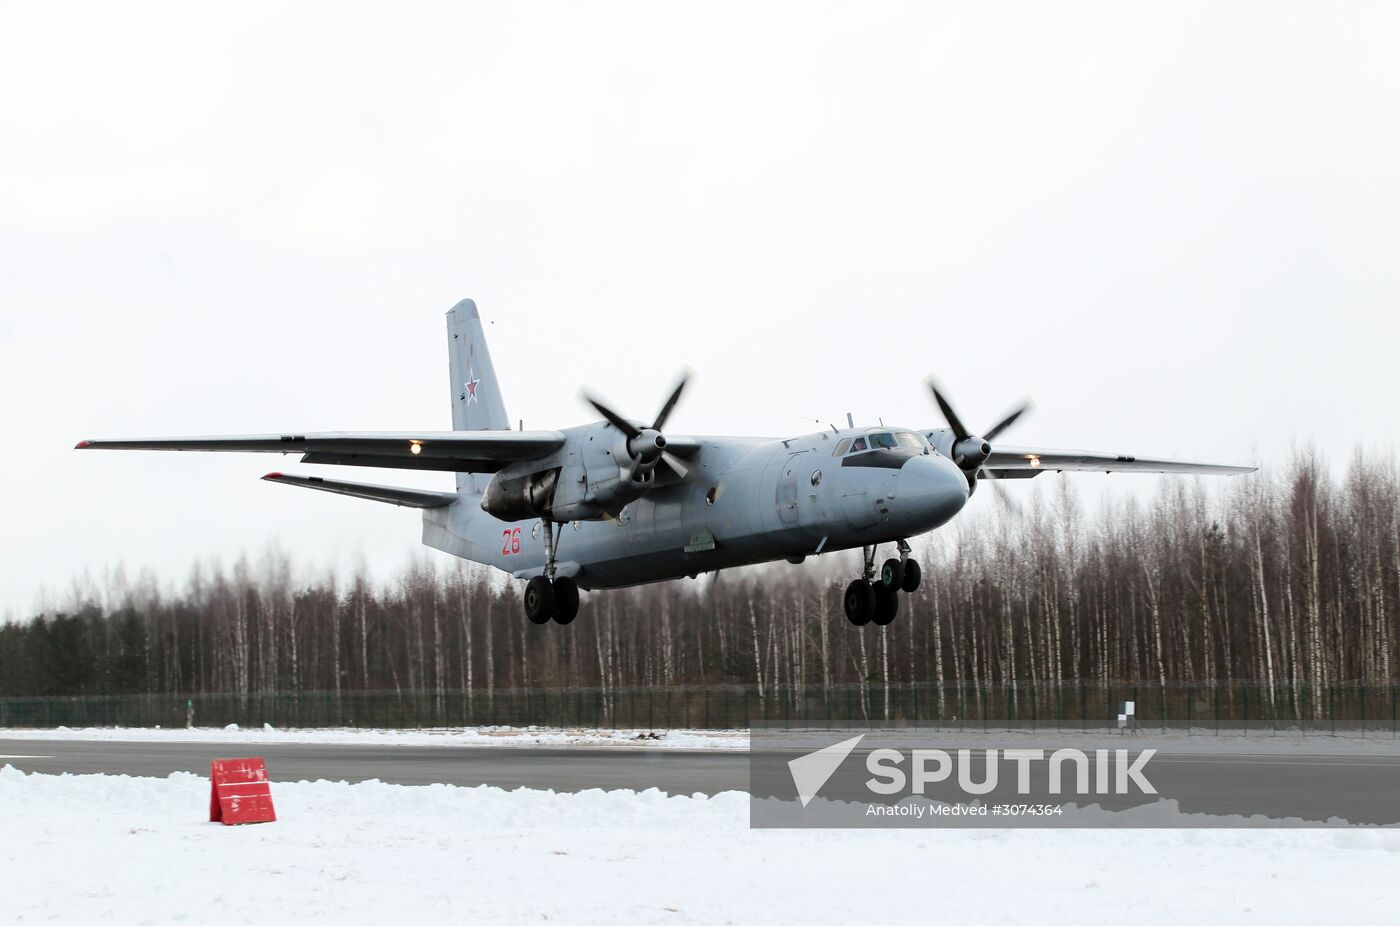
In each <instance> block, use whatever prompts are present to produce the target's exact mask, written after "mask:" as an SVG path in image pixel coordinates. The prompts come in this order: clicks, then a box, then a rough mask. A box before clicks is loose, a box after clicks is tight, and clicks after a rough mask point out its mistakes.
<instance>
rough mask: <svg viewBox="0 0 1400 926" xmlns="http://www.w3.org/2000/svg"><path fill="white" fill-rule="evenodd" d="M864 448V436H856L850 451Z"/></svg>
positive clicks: (853, 451)
mask: <svg viewBox="0 0 1400 926" xmlns="http://www.w3.org/2000/svg"><path fill="white" fill-rule="evenodd" d="M864 449H865V438H863V437H857V438H856V442H855V443H854V444H852V445H851V453H855V452H856V451H858V450H864Z"/></svg>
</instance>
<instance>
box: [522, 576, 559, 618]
mask: <svg viewBox="0 0 1400 926" xmlns="http://www.w3.org/2000/svg"><path fill="white" fill-rule="evenodd" d="M553 612H554V587H553V586H552V585H550V584H549V580H548V579H546V578H545V577H544V576H535V577H534V578H533V579H531V580H530V581H529V582H526V583H525V616H526V617H528V618H529V619H530V623H532V624H548V623H549V617H550V615H551V614H552V613H553Z"/></svg>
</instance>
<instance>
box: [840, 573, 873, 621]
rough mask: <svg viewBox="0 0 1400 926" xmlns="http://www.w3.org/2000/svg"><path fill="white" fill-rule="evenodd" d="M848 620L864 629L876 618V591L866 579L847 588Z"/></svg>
mask: <svg viewBox="0 0 1400 926" xmlns="http://www.w3.org/2000/svg"><path fill="white" fill-rule="evenodd" d="M845 605H846V620H848V621H850V622H851V623H852V624H855V625H856V626H857V627H864V626H865V625H866V624H868V623H870V618H872V617H874V616H875V589H874V588H873V587H872V586H871V584H870V583H869V582H867V581H865V580H864V579H856V580H855V581H854V582H852V583H851V584H850V585H847V586H846V598H845Z"/></svg>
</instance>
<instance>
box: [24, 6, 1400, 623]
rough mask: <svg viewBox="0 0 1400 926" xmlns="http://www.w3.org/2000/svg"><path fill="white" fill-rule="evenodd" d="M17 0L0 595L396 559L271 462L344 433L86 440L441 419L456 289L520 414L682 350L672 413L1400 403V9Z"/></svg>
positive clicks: (1168, 449) (1362, 437)
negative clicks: (929, 384)
mask: <svg viewBox="0 0 1400 926" xmlns="http://www.w3.org/2000/svg"><path fill="white" fill-rule="evenodd" d="M0 11H3V12H0V132H3V136H0V387H2V389H0V395H3V399H0V402H3V406H0V407H3V419H2V421H3V427H2V428H0V441H3V447H2V448H0V475H3V477H4V478H3V485H4V497H5V500H4V502H3V531H2V536H0V544H3V548H0V562H3V567H2V570H3V571H2V575H3V578H2V579H0V612H4V611H9V612H11V613H27V612H28V611H29V610H30V609H31V608H32V607H34V605H35V603H36V601H37V600H38V596H39V593H40V590H41V588H44V587H47V588H49V589H53V590H61V589H63V588H65V587H66V586H67V585H68V582H69V579H70V577H71V576H73V575H74V574H75V573H78V572H81V571H82V570H84V569H87V570H91V571H92V572H94V573H99V574H100V573H101V571H102V570H103V569H104V568H109V567H111V566H112V565H113V564H115V563H117V562H125V563H126V564H127V565H128V567H129V568H131V569H133V570H135V569H137V568H139V567H151V568H153V569H155V570H156V571H157V572H158V573H159V574H161V575H162V576H164V577H169V578H174V579H183V577H184V576H185V575H186V574H187V573H188V570H189V568H190V565H191V563H193V562H194V561H195V560H196V559H197V558H202V557H215V556H217V557H221V558H222V559H223V560H224V562H229V561H231V560H232V559H234V558H236V557H237V555H238V553H239V551H240V550H243V549H247V550H249V551H252V552H256V551H259V550H261V549H263V548H264V547H265V546H266V545H267V544H268V543H269V542H276V543H279V544H281V545H282V546H283V547H284V548H286V549H288V550H290V551H292V552H293V553H294V554H295V555H296V556H297V557H298V558H299V559H302V560H304V561H307V562H310V563H317V564H331V565H336V566H341V567H343V566H345V565H346V564H350V563H353V562H355V561H357V560H358V559H359V558H361V557H362V558H363V559H364V561H365V562H366V563H367V564H369V565H370V567H371V568H373V569H375V570H377V571H379V572H381V573H386V572H389V571H392V570H393V569H395V568H397V567H398V566H401V565H402V564H404V563H405V562H406V561H407V560H408V558H409V556H410V555H412V554H413V553H414V551H415V550H417V549H420V548H419V546H418V533H419V523H418V518H417V515H416V513H413V512H408V511H404V510H400V509H395V508H392V507H388V506H380V505H375V504H373V503H368V502H361V501H356V500H352V499H344V498H336V497H333V496H328V495H324V494H321V493H313V492H303V491H298V490H293V489H289V488H286V487H280V486H273V485H269V484H266V483H261V482H259V481H258V478H257V477H258V476H260V475H262V474H263V473H264V472H266V471H268V470H269V469H287V470H290V471H305V472H311V471H317V472H321V473H322V474H328V473H329V472H331V470H330V469H328V468H325V467H320V468H316V467H303V466H301V465H300V464H298V463H297V462H295V458H285V459H284V458H280V457H270V456H254V455H173V454H139V453H130V454H123V453H98V452H89V453H73V452H72V451H71V449H70V448H71V447H72V445H73V443H74V442H75V441H77V440H78V439H80V438H89V437H115V436H154V435H178V434H207V433H244V432H268V431H273V432H275V431H289V430H295V431H305V430H330V429H386V430H388V429H394V430H398V429H412V428H423V429H444V428H447V427H450V417H449V405H448V401H449V398H448V384H447V374H446V347H445V343H444V341H445V339H444V334H443V329H444V325H443V313H444V312H445V311H446V310H447V309H448V308H450V307H451V306H452V305H453V303H455V302H456V301H457V300H458V299H459V298H461V297H463V296H472V297H474V298H475V299H476V300H477V302H478V304H479V305H480V307H481V311H482V314H483V316H484V317H485V318H486V319H487V321H488V322H490V323H491V324H490V325H489V328H488V333H489V338H490V346H491V349H492V352H493V355H494V358H495V362H496V367H497V369H498V371H499V372H500V375H501V377H502V389H503V391H504V393H505V399H506V405H507V410H508V411H509V413H510V414H511V416H512V418H518V417H523V418H524V420H525V424H526V426H527V427H561V426H566V425H570V424H578V423H581V422H583V421H584V420H586V419H587V418H588V415H587V414H586V412H585V410H584V408H583V407H582V406H581V405H580V403H579V401H578V399H577V392H578V389H579V386H580V385H581V384H583V383H587V384H589V385H590V386H592V387H595V388H596V389H597V390H598V391H600V392H601V393H603V394H604V395H607V396H609V397H612V398H613V399H615V400H616V402H617V403H618V404H619V405H620V406H621V408H622V410H623V411H624V412H625V413H626V414H629V415H631V416H635V417H648V416H650V415H651V414H653V413H654V411H655V410H656V408H657V406H658V405H659V404H660V402H661V400H662V398H663V396H664V394H665V392H666V389H667V387H668V386H669V385H670V383H671V381H672V379H673V377H674V376H675V374H676V372H677V371H678V370H679V369H680V368H681V367H682V366H690V367H692V368H694V370H695V371H696V372H697V379H696V380H695V386H696V387H697V388H696V389H695V391H694V392H693V393H692V394H690V395H688V396H687V399H686V401H685V402H684V403H683V404H682V406H681V407H680V408H679V410H678V411H677V412H676V414H675V416H674V417H673V418H672V425H671V428H670V429H671V430H673V431H676V432H691V433H709V432H718V433H734V434H771V435H782V436H787V435H791V434H795V433H800V432H802V431H806V430H812V429H814V428H815V427H816V426H817V425H816V424H815V421H814V420H816V419H820V420H821V421H840V420H842V419H843V418H844V414H845V413H846V412H847V411H852V412H854V413H855V416H856V418H857V420H858V421H865V422H871V423H873V422H874V420H875V419H876V417H877V416H882V417H883V418H884V420H885V421H886V422H899V423H905V424H910V425H932V424H935V423H937V422H938V421H939V419H938V417H937V413H936V410H935V409H934V407H933V405H932V403H931V402H930V401H929V399H928V396H927V393H926V391H925V390H924V388H923V386H922V381H923V379H924V378H925V377H926V376H928V375H930V374H934V375H936V376H937V377H938V378H939V380H940V381H941V382H942V383H943V384H944V385H945V386H946V388H947V390H948V392H949V393H950V395H951V396H952V398H953V399H954V401H955V403H956V404H957V407H958V409H959V411H960V412H961V413H962V415H963V417H964V418H965V419H966V420H968V421H969V422H970V423H974V425H975V426H976V427H982V428H985V427H987V426H989V425H990V424H991V423H992V422H994V421H995V420H996V419H997V418H998V417H999V415H1000V414H1001V413H1003V412H1004V411H1005V410H1006V409H1007V408H1009V407H1010V406H1012V405H1013V404H1014V403H1015V402H1017V401H1018V400H1019V399H1021V398H1022V397H1024V396H1030V397H1033V398H1034V400H1035V401H1036V403H1037V409H1036V412H1035V414H1034V415H1033V416H1032V417H1030V418H1029V419H1027V420H1026V421H1024V423H1022V424H1019V425H1018V426H1017V427H1016V429H1015V430H1014V431H1013V432H1012V433H1011V434H1010V435H1009V438H1010V439H1013V440H1014V441H1015V442H1016V443H1036V444H1043V445H1046V446H1061V447H1088V448H1094V449H1103V450H1111V451H1118V452H1127V453H1137V454H1143V455H1148V454H1162V455H1176V456H1183V457H1189V458H1199V459H1207V460H1214V461H1222V462H1236V461H1244V462H1248V461H1250V460H1253V459H1256V458H1257V459H1258V460H1260V461H1261V462H1263V463H1264V464H1265V465H1268V464H1269V463H1271V462H1277V461H1280V460H1282V459H1283V458H1285V457H1286V455H1287V453H1288V449H1289V447H1290V444H1291V443H1292V442H1295V441H1299V440H1309V439H1311V440H1316V441H1318V442H1319V443H1321V444H1322V445H1323V446H1324V447H1325V448H1326V450H1327V451H1328V452H1329V454H1330V455H1331V456H1332V458H1333V460H1334V462H1336V463H1337V464H1338V465H1341V464H1342V463H1344V461H1345V458H1346V457H1347V456H1348V454H1349V452H1350V450H1351V448H1352V447H1353V446H1354V445H1355V444H1357V443H1358V442H1364V443H1366V444H1367V445H1368V446H1372V447H1377V448H1381V449H1388V448H1391V447H1394V446H1395V445H1396V443H1397V438H1400V416H1397V414H1396V410H1395V409H1396V401H1395V400H1396V398H1397V395H1400V389H1397V388H1396V385H1395V382H1394V378H1395V375H1396V368H1397V360H1396V346H1397V337H1396V336H1397V334H1398V333H1400V322H1397V318H1396V313H1397V308H1400V299H1398V298H1397V297H1398V296H1400V266H1398V263H1397V255H1400V171H1397V167H1396V165H1397V164H1400V119H1397V118H1396V114H1397V112H1400V55H1397V54H1396V48H1397V47H1400V28H1397V27H1398V26H1400V7H1398V6H1396V5H1394V4H1385V3H1376V4H1365V3H1352V4H1323V3H1316V4H1308V5H1286V4H1280V3H1263V4H1257V5H1250V4H1244V3H1233V4H1214V3H1202V4H1179V3H1171V4H1168V3H1161V4H1156V5H1147V4H1123V3H1116V2H1115V3H1106V4H1102V5H1097V4H1095V5H1090V4H1065V3H1055V4H1041V3H1036V4H1028V5H1022V6H1015V5H1003V4H998V5H996V6H995V8H993V7H991V6H990V5H984V4H974V5H968V4H931V3H916V4H910V5H898V4H890V3H882V4H857V3H849V4H841V5H816V4H811V3H802V4H797V5H792V6H788V5H776V4H751V3H743V4H732V5H725V4H713V3H711V4H696V5H691V6H690V7H688V8H684V9H682V8H681V7H678V6H675V5H669V4H665V5H662V4H650V3H647V4H636V5H624V4H608V5H606V6H600V5H595V4H589V5H584V4H568V5H563V6H557V7H545V6H540V5H533V4H532V5H530V6H529V7H528V8H526V7H524V6H522V5H516V4H501V3H493V4H480V5H477V6H466V5H464V4H452V5H451V6H450V7H444V8H433V7H430V6H412V5H380V4H375V5H365V6H360V5H355V4H346V3H335V4H330V5H326V6H321V7H316V6H313V5H310V4H270V5H256V4H237V5H233V6H228V5H225V6H219V7H214V6H209V5H206V4H184V3H178V4H170V5H164V6H156V5H147V4H103V5H99V4H93V5H91V6H83V5H69V4H38V3H28V4H22V3H6V4H4V5H2V6H0ZM341 472H342V474H343V473H344V472H345V471H341ZM349 475H350V478H362V479H363V478H366V472H364V471H351V472H350V473H349ZM368 477H369V478H368V480H367V481H380V482H398V483H401V484H406V485H427V486H433V487H448V486H450V484H451V477H450V476H449V475H447V474H428V475H422V474H420V475H413V474H399V473H396V472H392V471H370V472H368ZM1052 478H1057V477H1046V479H1045V480H1038V481H1041V482H1044V481H1048V480H1049V479H1052ZM1078 478H1080V479H1082V480H1091V481H1093V485H1094V486H1096V487H1097V486H1099V485H1102V484H1104V483H1105V481H1106V480H1105V477H1101V476H1082V477H1078ZM1155 478H1156V477H1127V476H1123V477H1118V476H1114V477H1108V480H1111V481H1113V482H1115V483H1116V484H1117V485H1120V486H1124V485H1126V484H1127V482H1126V481H1127V480H1129V479H1137V480H1138V483H1137V485H1138V486H1139V488H1140V487H1142V486H1148V487H1150V486H1151V485H1153V480H1154V479H1155ZM1026 488H1028V487H1025V486H1016V487H1014V488H1013V491H1024V490H1025V489H1026ZM1086 491H1090V490H1087V489H1086ZM1092 491H1094V492H1097V491H1099V489H1098V488H1094V489H1092ZM984 501H985V500H983V499H981V498H980V497H979V498H978V499H976V500H974V505H973V507H972V508H971V509H970V510H969V512H968V515H967V516H969V517H975V516H978V514H977V512H978V510H979V509H978V505H979V504H980V503H982V502H984Z"/></svg>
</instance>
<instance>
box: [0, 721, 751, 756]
mask: <svg viewBox="0 0 1400 926" xmlns="http://www.w3.org/2000/svg"><path fill="white" fill-rule="evenodd" d="M0 737H13V738H15V739H29V740H32V739H57V740H111V741H120V742H126V743H170V742H177V743H246V744H251V745H273V744H277V743H323V744H327V745H357V746H389V745H395V744H398V745H404V746H621V747H637V746H644V747H648V748H653V749H654V748H659V747H669V748H672V749H741V750H742V749H748V748H749V734H748V731H747V730H669V731H650V730H594V729H588V730H582V729H580V730H572V729H558V728H548V727H465V728H464V727H453V728H450V729H446V728H445V729H435V730H351V729H330V730H278V729H274V728H272V727H270V726H266V725H265V726H263V727H262V728H260V729H239V728H238V726H237V725H230V726H228V727H223V728H218V727H213V728H211V727H196V728H194V729H184V728H174V729H161V728H159V727H155V728H151V727H92V728H87V729H81V730H70V729H69V728H68V727H59V728H58V729H56V730H30V729H25V728H22V727H14V728H8V727H0ZM0 752H3V750H0Z"/></svg>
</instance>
